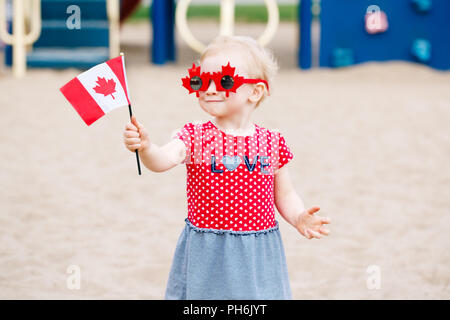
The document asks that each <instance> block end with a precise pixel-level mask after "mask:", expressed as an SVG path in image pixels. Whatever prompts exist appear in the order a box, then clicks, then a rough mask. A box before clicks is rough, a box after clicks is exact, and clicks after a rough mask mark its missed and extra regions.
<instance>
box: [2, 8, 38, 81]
mask: <svg viewBox="0 0 450 320" xmlns="http://www.w3.org/2000/svg"><path fill="white" fill-rule="evenodd" d="M29 5H31V8H30V7H28V8H27V6H29ZM26 11H29V12H31V17H30V19H31V28H30V29H31V30H30V32H29V33H26V30H25V22H26V21H25V12H26ZM40 12H41V1H40V0H32V1H25V0H14V1H13V24H14V32H13V34H9V33H8V32H7V30H6V15H5V13H6V1H5V0H0V13H2V14H0V37H1V38H2V40H3V41H4V42H5V43H7V44H9V45H12V46H13V47H14V51H13V60H14V64H13V75H14V76H15V77H22V76H24V75H25V70H26V46H27V45H30V44H32V43H33V42H35V41H36V40H37V39H38V37H39V35H40V33H41V14H40Z"/></svg>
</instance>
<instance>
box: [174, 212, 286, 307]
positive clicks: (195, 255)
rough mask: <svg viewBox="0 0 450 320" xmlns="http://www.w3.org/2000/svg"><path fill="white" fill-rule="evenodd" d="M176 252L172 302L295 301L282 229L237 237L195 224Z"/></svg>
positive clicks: (185, 232)
mask: <svg viewBox="0 0 450 320" xmlns="http://www.w3.org/2000/svg"><path fill="white" fill-rule="evenodd" d="M185 222H186V225H185V227H184V229H183V231H182V232H181V235H180V237H179V239H178V243H177V246H176V249H175V254H174V258H173V262H172V267H171V269H170V274H169V279H168V281H167V288H166V292H165V299H166V300H230V299H231V300H233V299H234V300H291V299H292V293H291V287H290V284H289V275H288V269H287V265H286V257H285V254H284V247H283V242H282V239H281V234H280V230H279V224H278V221H276V226H275V227H273V228H270V229H266V230H260V231H231V230H217V229H206V228H199V227H196V226H194V225H193V224H192V223H191V222H190V221H189V219H187V218H186V219H185Z"/></svg>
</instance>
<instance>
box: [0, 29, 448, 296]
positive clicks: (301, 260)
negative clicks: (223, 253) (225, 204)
mask: <svg viewBox="0 0 450 320" xmlns="http://www.w3.org/2000/svg"><path fill="white" fill-rule="evenodd" d="M191 27H192V30H193V33H194V34H196V35H198V37H199V38H200V39H201V40H203V41H204V42H207V41H209V40H211V39H212V38H213V37H214V35H216V34H217V33H218V30H219V27H218V25H216V24H212V23H194V22H193V23H191ZM263 28H264V27H263V26H262V25H238V26H237V28H236V34H248V35H252V36H255V37H256V36H258V35H259V34H260V33H261V32H262V30H263ZM122 35H123V41H122V44H123V46H122V49H123V51H124V52H125V53H126V59H127V73H128V82H129V87H130V95H131V99H132V101H133V111H134V113H135V115H136V116H137V117H138V119H139V120H140V121H141V122H142V123H143V124H144V125H145V126H146V127H147V129H148V130H149V132H150V134H151V138H152V139H153V141H154V142H155V143H157V144H159V145H162V144H164V143H166V142H168V141H169V139H170V134H171V133H172V130H174V129H175V128H178V127H180V126H182V125H183V124H184V123H186V122H189V121H194V120H209V119H210V118H208V115H206V114H204V113H203V111H202V110H201V109H200V108H199V107H198V105H197V102H196V99H195V97H194V96H193V95H190V96H188V95H187V94H186V92H185V89H184V88H181V86H180V85H179V83H180V78H181V77H184V76H185V74H186V72H187V68H188V67H190V66H191V65H192V62H193V60H194V59H195V58H197V54H196V53H195V52H194V51H192V50H191V49H189V48H188V47H187V46H186V45H185V44H184V43H183V42H182V40H181V39H180V38H178V39H177V41H178V44H179V47H178V52H177V54H178V60H177V62H176V63H173V64H168V65H165V66H155V65H152V64H150V63H149V62H148V57H149V43H150V41H151V29H150V27H149V26H148V25H146V24H134V25H126V26H125V27H124V29H123V31H122ZM297 38H298V31H297V29H296V26H295V25H294V24H282V25H281V26H280V29H279V31H278V33H277V36H276V38H275V39H274V41H273V42H272V43H271V44H270V45H269V47H270V48H271V49H272V50H274V52H275V54H276V56H277V57H278V59H279V62H280V67H281V69H280V72H279V74H278V76H277V78H276V80H275V81H276V82H275V83H274V85H273V90H272V95H271V97H269V99H268V100H266V102H264V103H263V104H262V105H261V106H260V107H259V108H258V110H257V111H256V112H255V114H254V121H255V122H256V123H258V124H259V125H261V126H264V127H268V128H278V129H280V130H281V131H282V132H283V133H284V135H285V137H286V141H287V143H288V144H289V146H290V147H291V150H292V151H293V153H294V159H293V160H292V162H291V163H290V164H289V166H290V169H289V170H290V172H291V175H292V180H293V182H294V184H295V187H296V190H297V191H298V193H299V194H300V195H301V197H302V198H303V199H304V202H305V204H306V205H307V206H313V205H319V206H320V207H321V208H322V209H321V211H320V214H321V215H323V216H329V217H331V219H332V220H333V224H332V225H331V230H332V235H330V236H329V237H327V238H324V239H321V240H307V239H306V238H304V237H302V236H301V235H300V234H299V233H298V232H297V231H296V230H295V229H294V228H293V227H292V226H290V225H289V224H288V223H287V222H286V221H285V220H283V218H282V217H281V216H280V215H279V214H278V213H277V220H278V221H279V222H280V228H281V233H282V237H283V241H284V245H285V250H286V257H287V263H288V269H289V276H290V279H291V286H292V291H293V296H294V299H352V298H356V299H402V298H405V299H417V298H420V299H422V298H423V299H449V298H450V287H449V283H450V253H449V250H448V248H449V244H450V243H449V242H450V241H449V239H450V236H449V233H448V232H449V230H450V215H449V207H450V196H449V195H450V167H449V165H448V160H449V157H450V130H449V126H448V121H449V119H450V90H449V88H450V73H448V72H439V71H436V70H433V69H429V68H427V67H424V66H421V65H416V64H409V63H404V62H390V63H369V64H364V65H360V66H354V67H350V68H346V69H342V70H328V69H322V70H319V69H316V70H311V71H306V72H305V71H302V70H300V69H297V68H296V54H297V51H296V50H297V49H296V48H297V44H298V40H297ZM78 73H79V71H78V70H75V69H69V70H61V71H55V70H30V71H29V73H28V75H27V77H26V78H24V79H22V80H17V79H14V78H12V77H11V76H10V75H8V74H4V73H3V74H1V75H0V91H1V94H0V108H1V110H2V116H1V117H0V141H1V148H0V187H1V190H2V191H1V193H0V298H4V299H5V298H6V299H16V298H21V299H23V298H30V299H38V298H43V299H50V298H57V299H103V298H105V299H111V298H119V299H122V298H123V299H163V296H164V289H165V286H166V282H167V278H168V274H169V270H170V266H171V262H172V257H173V253H174V250H175V246H176V242H177V239H178V237H179V234H180V232H181V230H182V228H183V227H184V218H185V216H186V195H185V175H186V172H185V167H184V166H183V165H180V166H177V167H175V168H174V169H172V170H169V171H168V172H165V173H153V172H151V171H148V170H147V169H145V168H144V169H143V174H142V176H139V175H138V174H137V167H136V159H135V156H134V154H132V153H130V152H129V151H127V150H126V149H125V147H124V146H123V142H122V132H123V128H124V126H125V123H126V122H127V121H128V119H129V118H128V109H127V108H121V109H118V110H114V111H113V112H111V113H109V114H108V115H107V116H106V117H104V118H102V119H100V120H99V121H98V122H96V123H95V124H93V125H92V126H91V127H87V126H86V125H85V124H84V122H82V120H81V118H79V116H78V115H77V114H76V112H75V110H74V109H73V108H72V107H71V106H70V105H69V104H68V102H67V101H66V100H65V99H64V97H63V96H62V94H61V93H60V92H59V90H58V89H59V87H61V86H62V85H63V84H65V83H66V82H67V81H69V80H70V79H71V78H72V77H74V76H76V75H77V74H78ZM71 265H77V266H79V267H80V270H81V288H80V289H79V290H71V289H69V288H68V287H67V279H68V277H69V274H68V273H67V268H68V267H69V266H71ZM370 266H376V267H375V268H378V269H375V270H379V271H380V273H379V275H380V287H379V288H378V289H369V288H368V285H367V282H368V280H369V282H370V279H372V278H371V277H374V276H376V275H375V273H372V271H371V270H372V269H371V268H370ZM368 268H369V269H368ZM368 271H369V272H368ZM369 287H370V286H369Z"/></svg>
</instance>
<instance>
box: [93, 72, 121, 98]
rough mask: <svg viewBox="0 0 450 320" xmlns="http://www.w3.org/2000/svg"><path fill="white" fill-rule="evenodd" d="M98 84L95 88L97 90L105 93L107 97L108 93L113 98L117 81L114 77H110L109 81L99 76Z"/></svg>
mask: <svg viewBox="0 0 450 320" xmlns="http://www.w3.org/2000/svg"><path fill="white" fill-rule="evenodd" d="M96 82H97V86H96V87H94V88H93V89H94V90H95V92H97V93H100V94H103V95H104V96H105V97H106V96H108V95H111V97H112V98H113V99H115V98H114V96H113V95H112V94H113V93H114V92H116V83H115V82H114V80H113V79H109V80H108V81H107V80H106V79H105V78H100V77H99V76H97V81H96Z"/></svg>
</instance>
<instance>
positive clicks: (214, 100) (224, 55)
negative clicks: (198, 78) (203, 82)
mask: <svg viewBox="0 0 450 320" xmlns="http://www.w3.org/2000/svg"><path fill="white" fill-rule="evenodd" d="M228 62H230V65H231V67H234V68H236V69H235V70H234V74H238V75H240V76H242V77H244V78H249V75H248V73H247V64H246V61H245V59H244V58H243V57H242V54H238V53H235V52H233V51H231V50H224V51H223V52H221V53H220V52H219V53H217V54H215V55H211V56H208V57H207V58H205V59H204V60H203V61H202V63H201V64H200V66H201V71H202V72H211V73H212V72H220V71H222V66H226V65H227V64H228ZM254 86H255V85H254V84H248V83H245V84H243V85H241V86H240V87H239V88H238V89H237V90H236V93H234V92H230V93H229V97H227V96H226V93H225V91H217V90H216V84H215V83H214V81H210V83H209V87H208V89H207V90H206V91H200V92H199V98H198V102H199V104H200V107H201V108H202V109H203V110H204V111H206V112H208V113H209V114H210V115H212V116H216V117H223V116H229V115H231V114H236V113H242V112H244V110H251V109H252V102H253V100H254V99H255V98H254V97H253V95H254V92H253V91H254Z"/></svg>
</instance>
